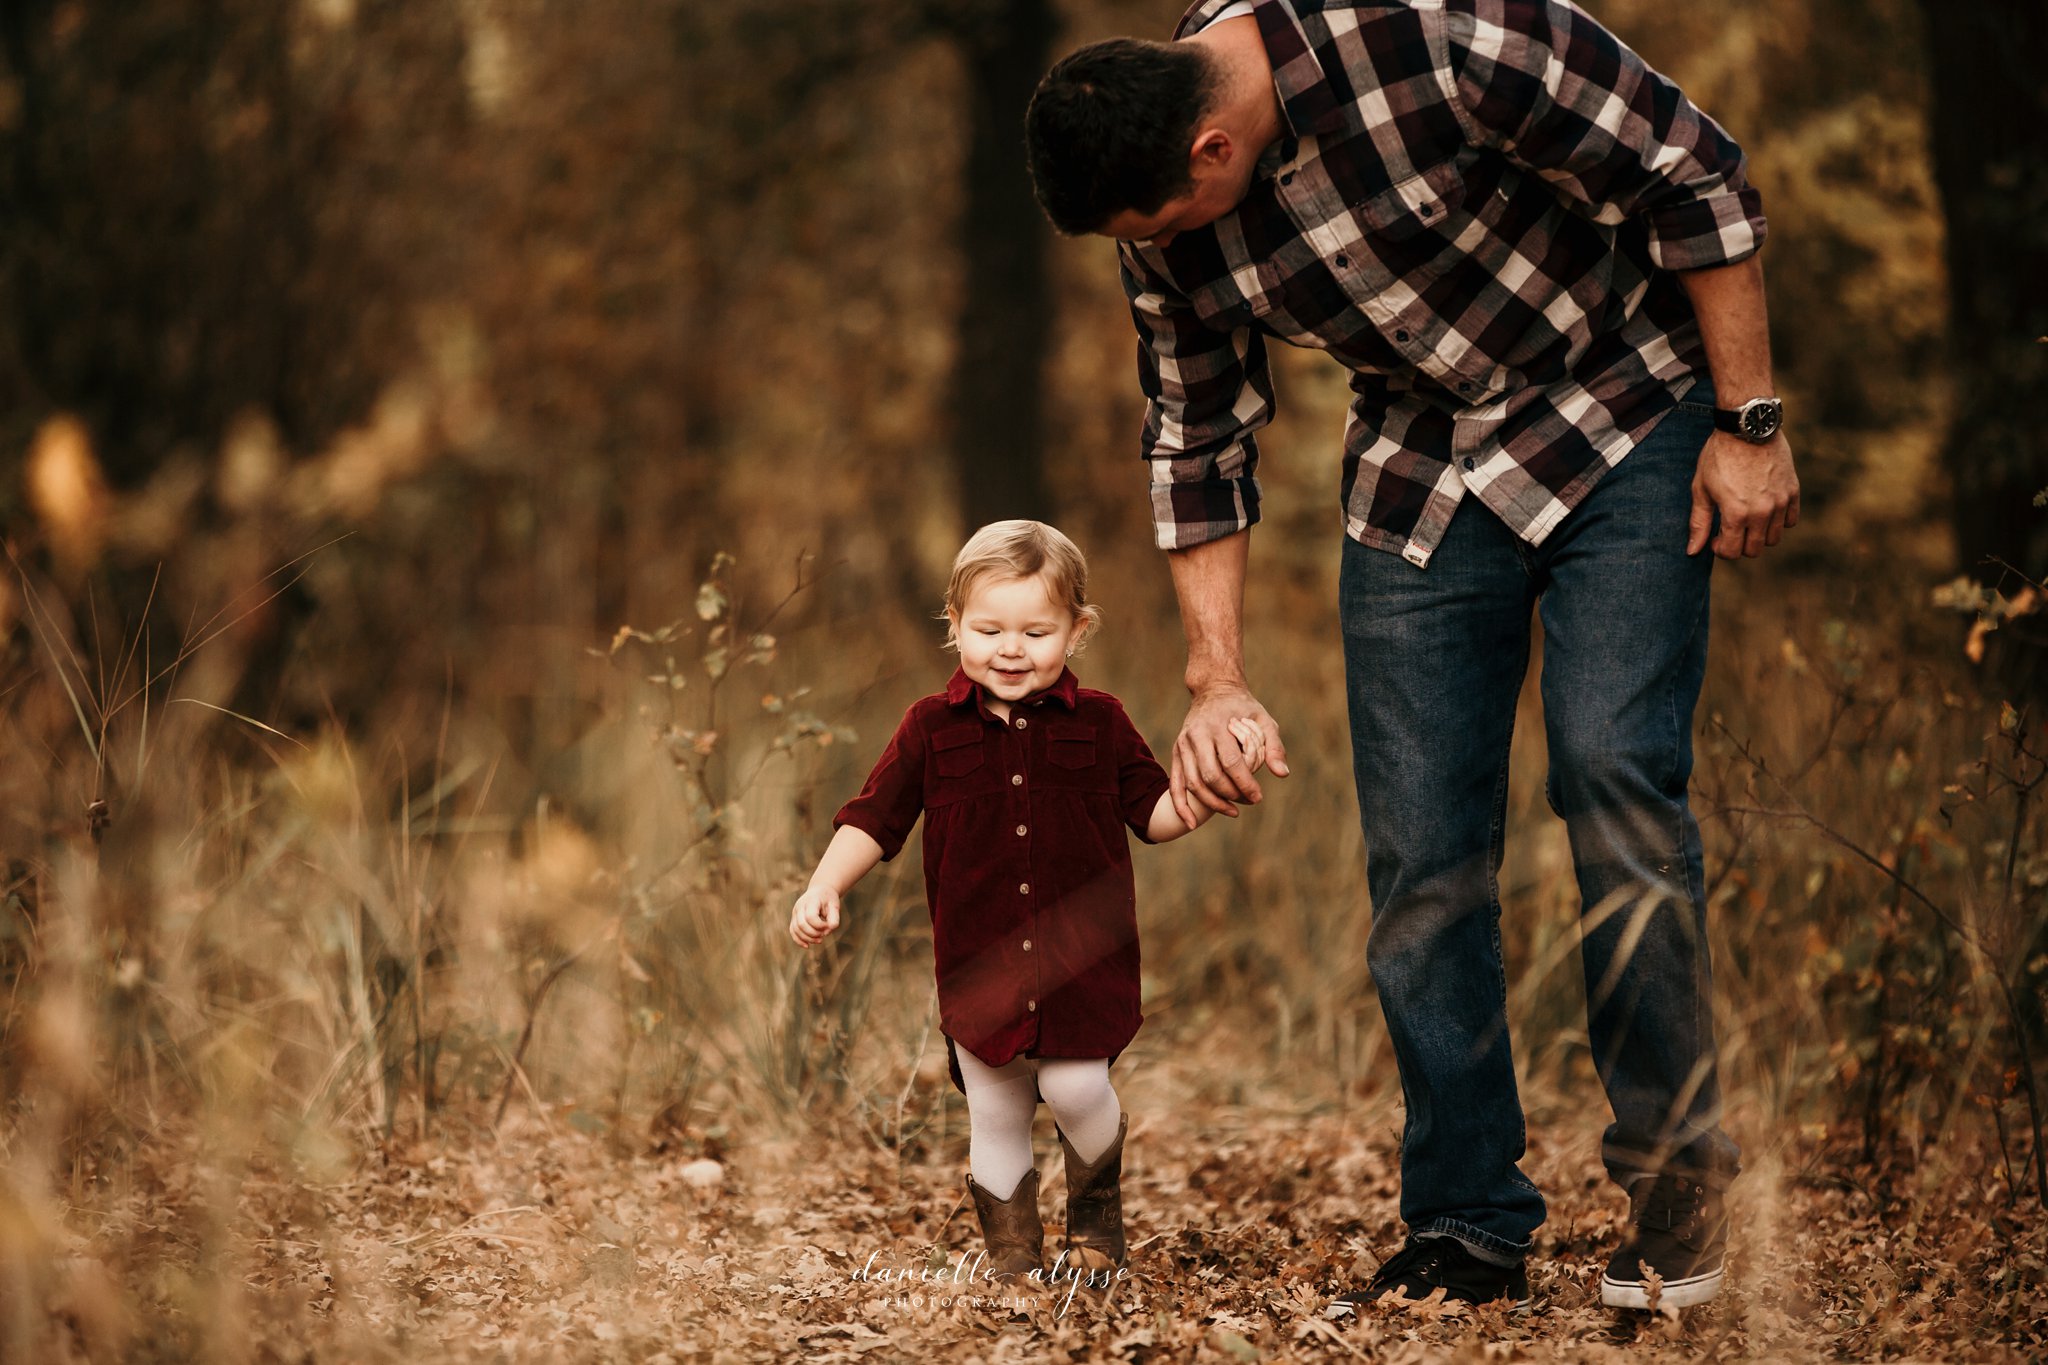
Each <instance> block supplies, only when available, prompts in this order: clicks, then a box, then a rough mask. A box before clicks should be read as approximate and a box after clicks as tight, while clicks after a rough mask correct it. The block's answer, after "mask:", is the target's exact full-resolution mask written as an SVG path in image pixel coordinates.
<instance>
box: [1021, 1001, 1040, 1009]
mask: <svg viewBox="0 0 2048 1365" xmlns="http://www.w3.org/2000/svg"><path fill="white" fill-rule="evenodd" d="M1024 1008H1025V1009H1027V1010H1035V1009H1037V1008H1038V1002H1037V1001H1036V1000H1026V1001H1025V1002H1024Z"/></svg>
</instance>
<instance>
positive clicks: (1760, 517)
mask: <svg viewBox="0 0 2048 1365" xmlns="http://www.w3.org/2000/svg"><path fill="white" fill-rule="evenodd" d="M1716 509H1719V511H1720V513H1721V533H1720V534H1719V535H1717V536H1715V537H1714V553H1715V554H1717V555H1719V556H1720V557H1721V558H1723V559H1737V558H1741V557H1745V556H1746V557H1748V558H1750V559H1754V558H1756V557H1757V556H1758V555H1760V554H1762V553H1763V552H1764V550H1765V549H1766V548H1768V547H1770V546H1772V545H1776V544H1777V543H1778V541H1779V539H1780V538H1781V537H1782V536H1783V535H1784V534H1785V532H1786V530H1787V529H1788V528H1790V527H1793V526H1797V525H1798V524H1799V476H1798V475H1797V474H1796V473H1794V472H1793V470H1792V447H1791V446H1790V445H1788V444H1787V443H1786V441H1785V434H1784V433H1783V432H1779V433H1778V434H1777V435H1776V436H1774V437H1772V438H1771V441H1770V443H1769V444H1768V445H1752V444H1750V443H1749V442H1748V441H1745V440H1743V439H1742V438H1741V437H1739V436H1736V435H1733V434H1731V433H1729V432H1725V431H1716V432H1715V433H1714V434H1713V435H1712V436H1709V437H1708V438H1707V444H1706V447H1705V448H1704V449H1702V450H1701V451H1700V464H1699V469H1698V471H1697V472H1696V473H1695V474H1694V475H1693V478H1692V527H1691V531H1690V533H1689V534H1688V535H1687V536H1686V539H1685V552H1686V553H1687V554H1689V555H1695V554H1698V553H1699V552H1700V549H1701V548H1702V547H1703V546H1705V545H1706V543H1707V537H1708V535H1709V534H1710V533H1711V532H1712V530H1713V526H1714V512H1715V510H1716Z"/></svg>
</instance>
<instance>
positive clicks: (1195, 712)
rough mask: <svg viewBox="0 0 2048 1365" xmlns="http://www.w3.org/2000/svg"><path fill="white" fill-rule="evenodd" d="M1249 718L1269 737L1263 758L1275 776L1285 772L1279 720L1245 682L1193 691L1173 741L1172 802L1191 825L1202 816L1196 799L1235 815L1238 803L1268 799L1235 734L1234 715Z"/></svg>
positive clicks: (1285, 761) (1262, 734) (1195, 823)
mask: <svg viewBox="0 0 2048 1365" xmlns="http://www.w3.org/2000/svg"><path fill="white" fill-rule="evenodd" d="M1240 718H1243V719H1247V720H1251V721H1253V722H1255V723H1256V724H1257V725H1258V727H1259V732H1260V734H1261V736H1262V737H1263V739H1264V742H1265V755H1264V758H1265V764H1266V766H1267V767H1268V768H1271V769H1272V770H1273V775H1274V776H1276V777H1285V776H1287V771H1288V769H1287V746H1286V745H1284V744H1282V743H1281V742H1280V726H1279V724H1278V723H1277V722H1276V721H1274V719H1273V717H1272V716H1271V715H1270V714H1268V713H1267V711H1266V708H1265V707H1263V706H1261V705H1259V703H1258V699H1257V698H1255V697H1253V696H1252V694H1251V692H1250V691H1249V690H1247V689H1246V688H1244V687H1241V686H1216V687H1211V688H1204V689H1202V690H1200V691H1198V692H1196V693H1195V699H1194V701H1193V702H1191V703H1190V704H1189V706H1188V717H1187V719H1186V720H1184V721H1182V722H1181V727H1180V737H1179V738H1178V739H1176V740H1174V742H1173V774H1172V777H1173V786H1172V789H1171V792H1170V793H1169V794H1170V795H1171V796H1172V797H1173V808H1174V810H1176V811H1177V812H1179V814H1180V818H1181V819H1182V821H1184V822H1185V823H1186V824H1187V827H1188V828H1189V829H1193V828H1195V827H1196V825H1197V824H1199V823H1200V821H1199V820H1198V819H1197V818H1196V814H1195V812H1196V809H1197V807H1196V805H1195V802H1196V801H1197V800H1199V801H1200V802H1201V803H1202V805H1204V806H1207V807H1208V808H1209V809H1210V810H1213V811H1215V812H1216V813H1217V814H1219V815H1228V816H1232V817H1233V818H1234V817H1235V816H1236V815H1237V806H1236V804H1234V803H1237V802H1244V803H1246V804H1250V805H1256V804H1257V803H1258V802H1260V801H1262V800H1264V799H1265V794H1264V793H1263V792H1261V791H1260V790H1259V784H1258V781H1257V779H1255V778H1254V777H1253V776H1252V771H1253V767H1254V765H1253V764H1252V763H1250V762H1247V761H1246V757H1245V752H1244V749H1243V748H1242V747H1241V746H1240V745H1239V744H1238V742H1237V739H1236V737H1235V736H1234V735H1232V734H1231V730H1230V726H1231V722H1232V721H1233V720H1238V719H1240Z"/></svg>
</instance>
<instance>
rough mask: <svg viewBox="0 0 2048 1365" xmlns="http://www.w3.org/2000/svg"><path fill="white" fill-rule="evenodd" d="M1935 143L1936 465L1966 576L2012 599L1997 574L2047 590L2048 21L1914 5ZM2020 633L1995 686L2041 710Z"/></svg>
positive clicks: (1964, 3) (2029, 643)
mask: <svg viewBox="0 0 2048 1365" xmlns="http://www.w3.org/2000/svg"><path fill="white" fill-rule="evenodd" d="M1923 3H1924V7H1925V9H1926V12H1927V20H1928V23H1927V32H1928V58H1929V68H1930V71H1931V73H1932V77H1933V93H1934V98H1933V101H1932V105H1931V114H1930V120H1929V122H1930V131H1931V136H1932V141H1933V146H1934V164H1935V178H1936V180H1937V182H1938V183H1939V185H1940V189H1941V201H1942V208H1943V210H1944V212H1945V214H1946V216H1947V219H1948V268H1949V301H1950V302H1949V307H1950V315H1949V354H1950V359H1951V365H1952V367H1953V370H1954V374H1955V391H1956V400H1957V401H1956V413H1955V424H1954V426H1953V428H1952V429H1951V431H1950V433H1949V438H1948V444H1947V449H1946V452H1945V462H1946V464H1947V466H1948V470H1949V473H1950V476H1951V479H1952V482H1953V487H1954V498H1955V502H1954V506H1953V511H1952V515H1953V518H1954V525H1955V532H1956V548H1957V551H1958V555H1959V557H1960V560H1961V567H1962V570H1963V572H1965V573H1968V574H1971V575H1973V576H1975V577H1977V578H1979V579H1980V580H1983V581H1985V582H1988V583H1991V584H1994V585H1996V584H1999V583H2000V582H2001V580H2003V581H2004V585H2005V587H2006V589H2007V590H2008V591H2011V590H2013V589H2016V588H2017V587H2018V586H2019V584H2018V583H2017V582H2016V581H2014V580H2013V579H2012V578H2011V575H2010V574H2009V573H2007V571H2006V570H2005V569H2003V568H2002V567H2000V565H1999V564H1997V563H1993V562H1991V561H1994V560H1998V561H2003V562H2004V564H2007V565H2010V566H2012V567H2013V568H2014V569H2017V570H2019V571H2020V572H2021V573H2023V574H2025V575H2026V576H2028V577H2029V578H2032V579H2033V580H2035V581H2036V582H2040V581H2043V580H2044V579H2048V509H2044V508H2043V507H2041V506H2038V505H2036V502H2035V499H2036V497H2037V496H2038V495H2039V494H2041V493H2042V491H2043V490H2044V489H2048V343H2044V342H2043V340H2042V338H2043V337H2044V335H2048V145H2044V143H2043V142H2042V140H2041V138H2042V132H2041V130H2042V128H2043V127H2044V126H2048V80H2044V79H2043V77H2042V74H2041V65H2040V60H2041V53H2042V52H2044V51H2048V7H2044V6H2042V5H2041V3H2040V0H1923ZM2033 624H2034V623H2033V622H2031V621H2026V620H2022V621H2019V622H2016V623H2015V625H2014V626H2013V627H2009V628H2008V629H2006V630H2004V631H2001V632H2000V633H1999V635H1998V636H1995V637H1993V639H1994V641H1995V642H1996V644H1997V645H1998V649H1997V672H1998V675H1999V677H2000V680H2001V681H2002V682H2004V683H2007V684H2017V685H2018V686H2019V687H2020V689H2021V690H2022V691H2023V692H2024V693H2026V694H2027V695H2030V696H2031V697H2033V698H2035V699H2037V700H2048V679H2044V677H2043V673H2044V669H2043V668H2042V667H2041V665H2042V663H2043V661H2044V650H2043V647H2042V646H2043V639H2044V635H2043V632H2041V631H2040V630H2039V629H2038V627H2036V628H2034V629H2031V630H2029V629H2028V628H2029V627H2032V626H2033Z"/></svg>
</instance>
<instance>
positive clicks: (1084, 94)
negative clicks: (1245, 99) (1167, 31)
mask: <svg viewBox="0 0 2048 1365" xmlns="http://www.w3.org/2000/svg"><path fill="white" fill-rule="evenodd" d="M1215 89H1216V73H1215V70H1214V68H1213V67H1212V66H1211V64H1210V61H1209V58H1208V54H1206V53H1205V52H1203V50H1202V49H1201V48H1200V47H1199V46H1198V45H1197V44H1194V43H1148V42H1143V41H1140V40H1138V39H1136V38H1111V39H1109V40H1108V41H1107V42H1100V43H1091V44H1090V45H1089V46H1087V47H1084V48H1081V49H1080V50H1079V51H1077V52H1073V53H1070V54H1068V55H1067V56H1065V57H1062V58H1061V59H1060V60H1059V62H1058V63H1057V64H1056V65H1054V67H1053V69H1052V70H1050V71H1048V72H1046V73H1045V79H1044V80H1042V81H1040V82H1039V83H1038V92H1037V93H1036V94H1034V95H1033V96H1032V97H1031V107H1030V109H1029V110H1027V111H1026V112H1025V114H1024V138H1025V145H1026V147H1027V149H1028V150H1029V153H1030V158H1031V186H1032V190H1033V192H1034V193H1036V194H1037V196H1038V204H1039V207H1040V208H1043V209H1044V210H1045V216H1046V217H1048V218H1050V219H1052V225H1053V226H1054V227H1056V228H1058V229H1059V230H1060V231H1061V232H1064V233H1066V234H1068V235H1069V236H1079V235H1080V234H1082V233H1084V232H1094V231H1097V230H1098V229H1100V228H1101V227H1102V225H1103V224H1104V223H1106V222H1108V221H1109V220H1110V219H1111V218H1113V217H1115V216H1116V215H1117V214H1119V213H1122V212H1123V211H1124V210H1126V209H1131V210H1135V211H1136V212H1138V213H1152V212H1154V211H1156V210H1157V209H1158V208H1159V206H1160V205H1161V204H1164V203H1165V202H1166V201H1167V200H1169V199H1172V198H1173V197H1175V196H1176V195H1180V194H1185V193H1186V192H1187V190H1188V187H1189V186H1190V185H1191V184H1192V183H1193V182H1192V180H1191V179H1190V177H1189V175H1188V151H1189V148H1190V147H1192V146H1193V144H1194V140H1195V125H1196V124H1197V123H1198V122H1199V121H1200V120H1201V117H1202V115H1203V114H1205V113H1208V112H1209V107H1210V103H1211V101H1212V98H1213V96H1214V94H1215Z"/></svg>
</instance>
